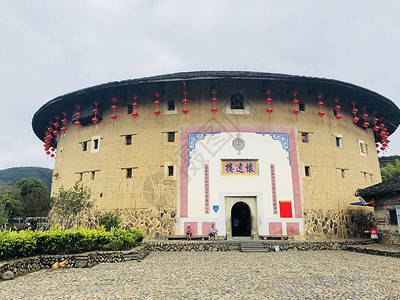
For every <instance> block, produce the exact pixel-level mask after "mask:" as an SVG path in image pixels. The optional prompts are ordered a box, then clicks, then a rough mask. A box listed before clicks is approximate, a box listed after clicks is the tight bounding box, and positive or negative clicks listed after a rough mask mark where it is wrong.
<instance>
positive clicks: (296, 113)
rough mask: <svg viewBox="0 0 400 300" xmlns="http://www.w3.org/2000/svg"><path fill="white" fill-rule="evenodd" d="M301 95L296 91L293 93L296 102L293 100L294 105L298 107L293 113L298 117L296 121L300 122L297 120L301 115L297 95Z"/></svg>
mask: <svg viewBox="0 0 400 300" xmlns="http://www.w3.org/2000/svg"><path fill="white" fill-rule="evenodd" d="M298 94H299V93H298V92H297V91H294V92H293V93H292V95H293V97H294V100H293V105H294V106H295V107H296V108H295V109H293V113H294V114H295V115H296V121H298V120H299V119H298V118H297V116H298V114H299V113H300V109H298V108H297V105H299V100H297V95H298Z"/></svg>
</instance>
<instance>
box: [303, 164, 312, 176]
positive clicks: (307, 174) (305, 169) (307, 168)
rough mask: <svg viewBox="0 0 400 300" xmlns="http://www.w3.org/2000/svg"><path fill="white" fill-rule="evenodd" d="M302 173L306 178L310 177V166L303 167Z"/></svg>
mask: <svg viewBox="0 0 400 300" xmlns="http://www.w3.org/2000/svg"><path fill="white" fill-rule="evenodd" d="M304 173H305V175H306V176H307V177H309V176H311V172H310V166H305V167H304Z"/></svg>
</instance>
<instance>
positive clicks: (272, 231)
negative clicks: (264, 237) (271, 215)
mask: <svg viewBox="0 0 400 300" xmlns="http://www.w3.org/2000/svg"><path fill="white" fill-rule="evenodd" d="M268 225H269V235H282V223H280V222H269V224H268Z"/></svg>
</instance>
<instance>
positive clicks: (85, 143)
mask: <svg viewBox="0 0 400 300" xmlns="http://www.w3.org/2000/svg"><path fill="white" fill-rule="evenodd" d="M86 150H87V142H82V151H86Z"/></svg>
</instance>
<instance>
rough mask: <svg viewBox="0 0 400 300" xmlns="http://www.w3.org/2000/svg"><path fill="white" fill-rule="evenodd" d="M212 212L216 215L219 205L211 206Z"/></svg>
mask: <svg viewBox="0 0 400 300" xmlns="http://www.w3.org/2000/svg"><path fill="white" fill-rule="evenodd" d="M213 210H214V211H215V212H216V213H217V212H218V210H219V205H213Z"/></svg>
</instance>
